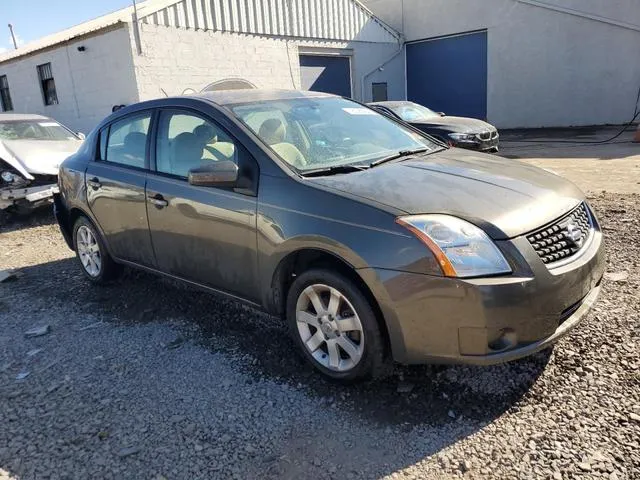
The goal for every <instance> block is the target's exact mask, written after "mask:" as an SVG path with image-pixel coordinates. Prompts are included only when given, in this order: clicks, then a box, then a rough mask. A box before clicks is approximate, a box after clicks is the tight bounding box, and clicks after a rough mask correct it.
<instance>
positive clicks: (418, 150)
mask: <svg viewBox="0 0 640 480" xmlns="http://www.w3.org/2000/svg"><path fill="white" fill-rule="evenodd" d="M429 150H431V149H430V148H428V147H421V148H414V149H413V150H400V151H399V152H398V153H394V154H393V155H389V156H388V157H384V158H381V159H380V160H376V161H375V162H371V164H370V165H369V166H370V167H377V166H378V165H382V164H383V163H387V162H391V161H392V160H397V159H398V158H402V157H409V156H411V155H417V154H418V153H424V152H428V151H429Z"/></svg>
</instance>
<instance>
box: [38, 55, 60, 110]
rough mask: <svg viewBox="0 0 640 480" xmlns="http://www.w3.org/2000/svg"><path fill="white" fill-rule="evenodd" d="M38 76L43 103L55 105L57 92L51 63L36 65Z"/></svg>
mask: <svg viewBox="0 0 640 480" xmlns="http://www.w3.org/2000/svg"><path fill="white" fill-rule="evenodd" d="M38 78H39V79H40V87H41V88H42V98H43V100H44V104H45V105H57V104H58V94H57V93H56V82H55V81H54V80H53V72H52V71H51V64H50V63H45V64H44V65H38Z"/></svg>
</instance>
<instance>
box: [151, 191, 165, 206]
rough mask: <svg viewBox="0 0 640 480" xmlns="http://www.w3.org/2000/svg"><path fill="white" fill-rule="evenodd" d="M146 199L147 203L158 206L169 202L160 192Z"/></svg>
mask: <svg viewBox="0 0 640 480" xmlns="http://www.w3.org/2000/svg"><path fill="white" fill-rule="evenodd" d="M148 199H149V203H152V204H153V205H155V206H156V207H158V208H164V207H166V206H167V205H169V202H167V201H166V200H165V199H164V197H163V196H162V195H160V194H157V195H154V196H153V197H148Z"/></svg>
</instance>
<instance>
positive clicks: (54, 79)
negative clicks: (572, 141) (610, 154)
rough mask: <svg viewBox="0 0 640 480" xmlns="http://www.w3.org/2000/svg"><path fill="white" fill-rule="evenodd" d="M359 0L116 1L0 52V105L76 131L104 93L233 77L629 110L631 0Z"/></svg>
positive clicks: (356, 93)
mask: <svg viewBox="0 0 640 480" xmlns="http://www.w3.org/2000/svg"><path fill="white" fill-rule="evenodd" d="M362 2H365V3H366V5H367V7H369V8H370V9H371V10H373V12H375V15H374V13H372V12H371V11H370V10H368V9H367V7H365V6H364V5H363V4H362V3H361V2H360V0H181V1H177V0H147V1H146V2H143V3H139V4H138V12H137V19H138V21H134V11H133V8H131V7H130V8H125V9H123V10H120V11H118V12H115V13H113V14H110V15H105V16H103V17H100V18H98V19H96V20H93V21H90V22H86V23H84V24H82V25H79V26H77V27H74V28H71V29H68V30H65V31H63V32H60V33H58V34H55V35H52V36H49V37H45V38H43V39H41V40H38V41H36V42H33V43H31V44H27V45H24V46H23V47H20V48H19V49H18V50H15V51H11V52H6V53H4V54H1V55H0V99H3V100H2V102H0V103H2V105H0V107H13V110H14V111H16V112H29V113H40V114H44V115H48V116H51V117H54V118H56V119H57V120H59V121H61V122H63V123H65V124H67V125H69V126H70V127H72V128H74V129H77V130H82V131H87V130H88V129H90V128H91V127H93V126H94V125H95V124H96V123H98V122H99V121H100V120H101V119H102V118H104V117H105V116H106V115H108V114H109V113H110V112H111V109H112V107H113V106H115V105H121V104H130V103H133V102H136V101H139V100H147V99H150V98H156V97H160V96H163V95H180V94H182V93H189V92H194V91H195V92H198V91H201V90H203V89H206V88H216V82H221V81H233V80H234V79H236V80H242V81H244V82H249V83H251V84H252V85H254V86H256V87H258V88H301V89H314V90H322V91H329V92H333V93H339V94H343V95H347V96H352V97H353V98H355V99H358V100H363V101H370V100H372V99H374V98H375V99H376V100H381V99H385V98H388V99H390V100H392V99H405V98H408V99H409V100H414V101H417V102H419V103H423V104H425V105H427V106H429V107H431V108H432V109H434V110H437V111H444V112H446V113H447V114H451V115H454V114H455V115H466V116H473V117H478V118H487V119H488V120H489V121H490V122H492V123H494V124H496V125H497V126H498V127H501V128H516V127H553V126H573V125H596V124H622V123H626V122H627V121H629V120H630V119H631V116H632V114H633V112H634V107H635V105H636V99H637V95H638V92H639V89H640V4H639V2H640V0H607V1H602V0H362ZM18 27H19V26H18ZM398 32H400V33H398ZM39 67H40V68H39ZM50 77H51V78H50ZM218 86H219V85H218ZM9 97H10V101H9ZM0 110H2V108H0Z"/></svg>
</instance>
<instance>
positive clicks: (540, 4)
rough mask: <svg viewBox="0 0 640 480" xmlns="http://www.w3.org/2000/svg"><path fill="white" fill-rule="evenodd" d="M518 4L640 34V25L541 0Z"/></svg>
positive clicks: (529, 0) (521, 0) (520, 1)
mask: <svg viewBox="0 0 640 480" xmlns="http://www.w3.org/2000/svg"><path fill="white" fill-rule="evenodd" d="M516 2H519V3H524V4H525V5H530V6H532V7H539V8H544V9H547V10H552V11H554V12H559V13H565V14H567V15H573V16H574V17H580V18H586V19H588V20H593V21H594V22H600V23H606V24H607V25H614V26H616V27H620V28H624V29H627V30H633V31H635V32H640V25H635V24H633V23H627V22H621V21H620V20H614V19H613V18H607V17H602V16H600V15H595V14H593V13H587V12H583V11H580V10H574V9H573V8H567V7H559V6H557V5H551V4H549V3H547V2H542V1H540V0H516Z"/></svg>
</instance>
